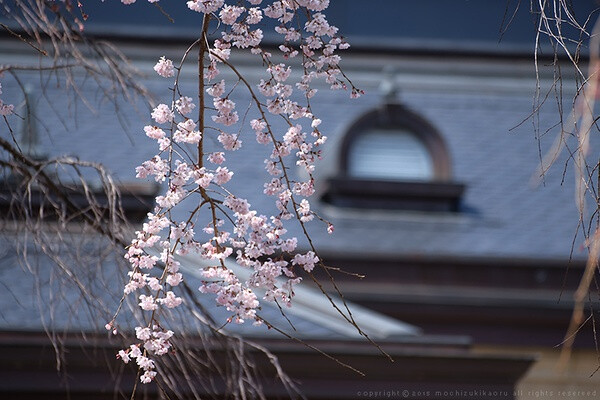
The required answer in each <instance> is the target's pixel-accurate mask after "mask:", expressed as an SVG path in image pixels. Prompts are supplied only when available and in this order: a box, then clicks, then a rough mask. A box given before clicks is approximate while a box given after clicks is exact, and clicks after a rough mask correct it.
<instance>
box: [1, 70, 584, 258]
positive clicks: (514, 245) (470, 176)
mask: <svg viewBox="0 0 600 400" xmlns="http://www.w3.org/2000/svg"><path fill="white" fill-rule="evenodd" d="M145 66H146V67H147V66H148V65H145ZM31 79H32V80H31V82H33V83H34V82H35V80H36V79H37V78H36V77H34V76H32V77H31ZM186 79H187V78H186ZM186 79H184V80H183V88H184V90H185V88H187V87H189V88H190V90H191V91H192V92H191V93H193V90H194V89H193V88H194V84H193V81H192V80H189V81H188V80H186ZM146 83H147V85H148V87H149V88H150V90H152V91H154V92H155V93H161V90H162V91H163V92H162V93H165V92H166V91H165V89H166V88H167V86H168V83H167V82H166V81H164V80H162V79H159V78H156V79H151V80H149V81H146ZM367 86H368V85H367ZM425 86H427V85H424V87H425ZM3 89H4V91H5V93H7V94H5V97H6V98H8V97H9V96H10V93H14V91H15V90H16V87H15V85H14V83H13V82H12V81H10V80H9V79H4V80H3ZM367 89H368V93H367V95H366V96H364V98H361V99H359V100H357V101H350V100H346V99H347V94H344V93H340V92H329V91H327V90H321V91H320V92H319V96H317V97H315V99H313V107H314V109H315V113H317V114H318V115H320V116H322V119H323V124H322V125H321V128H322V131H323V132H325V134H326V135H327V136H329V137H330V141H329V143H328V145H329V148H328V149H327V152H328V153H330V155H333V156H334V157H332V160H335V155H336V151H337V150H336V148H335V147H336V143H339V139H340V137H341V136H342V135H343V134H344V129H345V128H346V127H347V126H348V124H350V123H351V122H352V120H353V119H354V118H356V117H358V116H359V115H360V114H362V113H364V112H367V111H369V110H371V109H373V108H374V107H377V106H378V105H379V104H381V101H382V99H381V96H380V95H379V93H378V90H377V88H376V86H373V87H368V88H367ZM58 90H61V89H56V88H55V87H53V86H49V87H48V88H47V91H46V94H47V98H50V99H52V107H51V106H50V104H49V103H48V101H47V99H44V98H42V97H41V96H38V97H39V104H38V105H37V110H38V111H37V112H38V115H40V116H42V115H43V122H44V124H43V126H45V127H47V128H48V131H45V130H44V128H43V127H40V136H41V138H42V142H43V146H44V147H45V150H46V151H47V153H49V154H72V155H76V156H78V157H79V158H81V159H89V160H95V161H100V162H103V163H104V164H105V165H106V166H107V167H108V168H109V170H111V171H112V172H114V173H115V174H116V176H117V178H118V179H119V180H120V181H121V182H124V183H127V182H131V181H133V180H135V178H134V175H135V172H134V169H135V167H136V166H137V165H139V164H140V163H141V162H142V161H144V160H146V159H148V158H150V157H151V156H152V155H153V154H154V146H155V144H154V143H153V141H152V140H150V139H148V138H146V137H145V136H144V135H143V133H142V129H141V128H142V127H143V125H144V124H146V123H149V122H150V121H149V113H148V112H147V110H145V109H143V107H142V108H140V109H138V111H137V112H138V113H137V114H136V112H135V111H125V110H131V109H130V108H126V107H129V106H127V105H119V110H120V112H121V115H120V118H117V117H116V112H115V109H114V105H112V104H110V103H107V102H104V103H102V104H101V105H100V106H99V108H98V110H97V111H96V113H92V112H91V111H89V110H87V109H86V108H84V107H83V106H81V105H78V106H77V107H75V106H74V105H72V104H70V103H69V100H68V99H67V97H65V96H62V95H60V94H59V93H57V91H58ZM83 91H84V93H86V94H87V95H88V96H89V97H90V98H91V99H98V100H99V101H101V100H102V99H101V98H100V97H99V94H98V93H96V92H95V90H94V89H93V88H91V87H86V88H84V90H83ZM238 92H239V93H242V92H241V91H238ZM232 98H233V99H234V101H236V103H237V104H238V107H241V108H240V110H243V109H244V107H245V106H244V104H247V102H248V98H247V96H245V95H243V94H240V95H237V96H236V94H234V95H233V97H232ZM400 100H401V102H402V103H403V104H404V105H405V106H407V107H408V108H410V109H412V110H413V111H415V112H417V113H419V114H421V115H422V116H424V117H425V118H427V119H428V120H429V121H430V122H431V123H432V124H433V125H434V126H435V127H437V129H438V130H439V132H440V133H441V135H442V137H443V139H444V140H445V141H446V144H447V147H448V149H449V152H450V157H451V160H452V167H453V176H454V180H455V181H456V182H459V183H464V184H465V185H466V192H465V195H464V198H463V204H462V212H460V213H454V214H440V213H431V214H427V213H417V212H407V211H379V210H352V209H344V208H335V207H332V206H329V205H327V204H322V203H321V204H320V203H319V202H318V201H316V200H314V201H313V208H314V209H315V210H317V211H318V212H319V213H322V214H323V216H324V217H326V218H327V219H330V220H331V221H332V222H333V223H334V225H335V227H336V230H335V234H334V235H328V234H327V233H325V229H324V227H323V226H320V225H319V224H318V223H311V224H310V229H311V230H312V234H313V238H314V239H315V242H316V243H317V244H318V247H319V249H321V251H322V252H323V253H336V252H344V253H353V252H356V253H357V254H362V255H368V254H375V253H377V254H386V255H391V256H402V255H438V256H439V255H443V256H456V257H469V256H477V257H482V256H483V257H487V256H489V257H500V258H502V257H507V258H515V257H518V258H539V259H559V260H560V259H563V260H566V259H568V257H569V253H570V250H571V243H572V240H573V237H574V234H575V232H576V226H577V221H578V216H577V212H576V209H575V205H574V200H573V199H574V191H573V178H572V173H571V170H570V169H567V173H566V176H565V179H564V183H562V184H561V180H562V172H563V165H564V164H565V162H566V156H565V155H564V154H563V155H561V157H560V158H559V160H558V161H557V163H556V165H555V167H554V168H553V169H551V171H550V173H549V174H547V175H546V178H545V185H540V186H537V187H534V186H533V185H532V183H531V182H532V176H534V175H535V173H536V168H537V167H538V165H539V155H538V143H537V141H536V139H535V136H534V132H533V128H532V124H531V123H530V122H525V123H524V124H521V125H519V123H520V122H521V121H522V120H523V119H525V118H526V117H527V116H528V114H529V113H530V112H531V109H532V106H531V105H532V93H531V92H530V91H528V90H480V91H478V90H472V88H470V89H468V90H467V89H465V90H461V89H460V88H459V89H457V90H447V89H442V88H440V89H439V90H436V88H435V87H433V88H432V87H431V85H429V86H427V88H426V89H420V88H419V86H418V85H416V84H413V85H410V86H409V87H408V88H406V89H404V90H403V91H402V94H401V99H400ZM54 110H60V111H61V113H62V114H63V117H64V116H65V115H72V116H75V117H76V120H77V121H78V122H77V126H76V127H73V126H71V127H69V129H65V128H64V126H63V124H62V123H61V121H60V119H59V118H58V117H57V116H56V112H55V111H54ZM242 114H243V111H242ZM539 117H540V121H541V125H542V126H544V127H548V126H551V125H553V124H554V123H555V122H557V121H558V114H557V112H556V107H555V106H554V105H553V104H548V106H547V107H544V108H542V110H541V111H540V115H539ZM273 124H274V127H275V129H276V130H278V131H280V132H281V131H284V130H285V127H284V125H283V123H279V121H278V120H277V119H276V118H275V119H273ZM40 125H41V124H40ZM513 128H514V129H513ZM232 131H233V130H232ZM555 132H556V130H555V131H552V132H551V133H549V134H548V135H546V136H545V137H544V138H543V143H542V146H543V148H548V146H549V143H550V142H551V141H552V140H553V139H554V134H555ZM241 139H242V140H243V142H244V144H243V149H242V151H239V152H236V153H231V154H228V156H227V157H228V162H229V163H230V165H231V166H232V170H233V171H234V172H235V175H234V179H233V181H232V183H231V187H232V188H234V190H235V192H236V193H237V195H239V196H241V197H246V198H248V199H249V201H250V203H251V204H252V206H253V207H255V208H257V209H258V210H259V211H268V210H269V209H272V208H273V205H272V203H273V201H272V199H271V198H268V197H266V196H265V195H263V194H262V189H261V187H262V184H261V183H260V181H259V180H260V179H267V174H266V172H265V171H264V169H263V159H264V158H265V157H266V156H267V155H268V153H267V149H266V148H265V147H263V146H262V145H259V144H257V143H256V141H255V140H254V137H253V134H251V133H249V132H247V131H245V132H244V133H243V134H242V136H241ZM217 144H218V143H216V139H215V138H210V139H209V140H208V143H207V147H208V148H209V149H210V148H211V146H216V145H217ZM213 148H215V147H213ZM322 167H323V168H322V170H321V171H320V172H319V176H320V177H321V178H322V179H324V178H326V177H328V176H334V175H336V174H337V171H336V169H335V168H336V163H335V161H331V160H330V161H323V166H322ZM292 169H293V168H292ZM322 182H323V180H321V181H320V182H317V185H319V184H321V183H322ZM294 229H297V228H291V233H292V234H296V235H298V234H300V232H299V230H294ZM357 238H360V240H357ZM581 243H582V241H581V240H580V239H579V240H576V241H575V251H574V256H575V257H576V258H581V257H584V256H585V255H584V254H582V253H581V252H580V251H579V247H580V245H581Z"/></svg>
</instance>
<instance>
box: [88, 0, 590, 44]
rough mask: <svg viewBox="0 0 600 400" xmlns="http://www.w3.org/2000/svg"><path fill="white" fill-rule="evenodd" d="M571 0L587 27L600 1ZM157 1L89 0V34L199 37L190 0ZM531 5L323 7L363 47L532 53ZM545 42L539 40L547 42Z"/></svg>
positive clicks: (432, 0)
mask: <svg viewBox="0 0 600 400" xmlns="http://www.w3.org/2000/svg"><path fill="white" fill-rule="evenodd" d="M568 4H569V8H570V10H571V11H572V13H573V15H574V16H575V17H576V18H577V20H578V22H579V23H580V25H582V26H586V27H587V25H589V23H587V18H588V16H589V15H590V14H591V13H594V15H597V13H596V11H595V10H596V8H597V7H598V6H597V4H596V2H595V1H593V0H580V1H575V2H568ZM157 5H160V7H161V8H162V11H161V9H159V7H157V6H155V5H153V4H149V3H147V2H146V1H144V0H139V1H137V2H136V3H135V4H132V5H129V6H125V5H123V4H121V3H120V2H118V1H110V2H108V1H107V2H86V3H85V4H84V6H83V10H84V11H85V13H86V14H87V15H88V16H89V18H88V20H87V22H86V26H87V28H86V29H88V31H89V32H92V33H101V34H108V35H117V36H119V35H122V36H129V37H146V38H152V37H153V38H167V39H177V38H191V37H194V36H195V35H196V36H197V34H198V32H199V30H200V25H201V21H202V16H201V15H200V14H198V13H193V12H189V10H188V9H187V7H186V5H185V2H169V1H162V2H160V3H158V4H157ZM534 7H535V5H534ZM530 9H531V7H530V4H529V2H524V1H515V2H513V1H507V0H452V1H449V0H421V1H397V0H377V1H376V2H370V3H365V1H364V0H343V1H336V0H333V1H331V3H330V6H329V8H328V9H327V11H326V12H327V15H328V16H329V20H330V21H331V23H332V24H334V25H336V26H338V27H339V28H340V32H341V33H342V34H343V35H345V36H347V37H348V38H349V39H350V41H351V43H353V45H354V46H355V47H359V48H364V49H369V48H379V49H410V50H419V51H423V50H444V51H456V50H466V51H476V52H486V53H490V52H492V53H493V52H519V53H522V52H526V53H531V52H532V50H533V48H534V44H535V31H536V28H537V15H535V14H532V13H531V12H530ZM163 11H164V12H165V13H166V14H168V15H169V17H166V16H165V15H164V14H163ZM169 18H171V19H172V20H171V19H169ZM593 20H594V19H593V18H592V19H591V21H593ZM172 21H174V22H172ZM266 21H267V20H265V21H263V23H262V24H263V25H261V27H262V28H263V30H264V31H265V33H266V37H267V38H269V32H271V31H272V23H271V25H268V24H269V23H268V22H266ZM586 23H587V25H586ZM588 28H589V29H588V30H590V29H591V27H588ZM563 32H564V34H565V35H569V36H570V37H572V38H578V37H579V36H580V35H579V32H578V31H576V30H574V29H571V28H570V27H569V26H568V24H566V23H565V24H564V26H563ZM544 40H545V39H544ZM544 40H543V41H542V45H545V44H547V43H545V41H544Z"/></svg>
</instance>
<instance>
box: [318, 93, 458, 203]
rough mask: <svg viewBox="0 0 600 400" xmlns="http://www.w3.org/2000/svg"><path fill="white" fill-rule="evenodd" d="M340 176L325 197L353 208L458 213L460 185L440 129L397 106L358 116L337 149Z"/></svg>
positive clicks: (333, 181) (391, 105)
mask: <svg viewBox="0 0 600 400" xmlns="http://www.w3.org/2000/svg"><path fill="white" fill-rule="evenodd" d="M339 151H340V154H339V156H340V157H339V160H340V163H339V167H338V174H337V176H335V177H332V178H330V179H329V180H328V185H327V190H326V192H325V193H324V195H323V196H322V198H323V200H324V201H326V202H329V203H331V204H333V205H337V206H342V207H355V208H374V209H377V208H386V209H403V210H419V211H444V212H457V211H459V207H460V198H461V196H462V193H463V191H464V185H462V184H458V183H455V182H453V181H452V180H451V163H450V156H449V153H448V150H447V148H446V145H445V143H444V140H443V139H442V137H441V135H440V134H439V133H438V131H437V130H436V129H435V128H434V127H433V126H432V125H431V124H430V123H429V122H427V121H426V120H425V119H424V118H422V117H420V116H419V115H417V114H415V113H414V112H412V111H409V110H408V109H406V108H405V107H403V106H402V105H399V104H387V105H384V106H382V107H381V108H379V109H377V110H373V111H371V112H369V113H367V114H365V115H363V116H362V117H360V118H359V119H358V120H356V121H355V122H354V123H353V124H352V125H351V127H350V129H349V130H348V131H347V132H346V134H345V136H344V138H343V140H342V142H341V145H340V148H339Z"/></svg>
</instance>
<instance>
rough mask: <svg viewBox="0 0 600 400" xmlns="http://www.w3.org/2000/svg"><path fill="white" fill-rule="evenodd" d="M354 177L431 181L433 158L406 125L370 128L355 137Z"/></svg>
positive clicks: (351, 170) (352, 150)
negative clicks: (402, 127)
mask: <svg viewBox="0 0 600 400" xmlns="http://www.w3.org/2000/svg"><path fill="white" fill-rule="evenodd" d="M348 157H349V158H348V174H349V175H350V176H351V177H353V178H368V179H381V180H403V181H405V180H415V181H428V180H432V179H433V177H434V167H433V160H432V159H431V154H430V153H429V150H428V149H427V147H426V146H425V144H424V143H423V142H422V141H421V140H420V139H419V138H418V137H417V136H416V135H415V134H414V133H412V132H410V131H408V130H403V129H370V130H367V131H366V132H364V133H362V134H360V135H359V136H358V137H356V138H355V139H354V140H353V142H352V145H351V147H350V151H349V154H348Z"/></svg>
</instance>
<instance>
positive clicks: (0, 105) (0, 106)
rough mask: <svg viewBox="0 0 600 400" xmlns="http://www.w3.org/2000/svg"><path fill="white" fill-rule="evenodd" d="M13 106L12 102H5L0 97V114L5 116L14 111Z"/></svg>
mask: <svg viewBox="0 0 600 400" xmlns="http://www.w3.org/2000/svg"><path fill="white" fill-rule="evenodd" d="M0 94H2V83H1V82H0ZM14 109H15V107H14V106H13V105H12V104H6V103H4V102H3V101H2V99H0V115H2V116H7V115H10V114H12V113H13V112H14Z"/></svg>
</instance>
